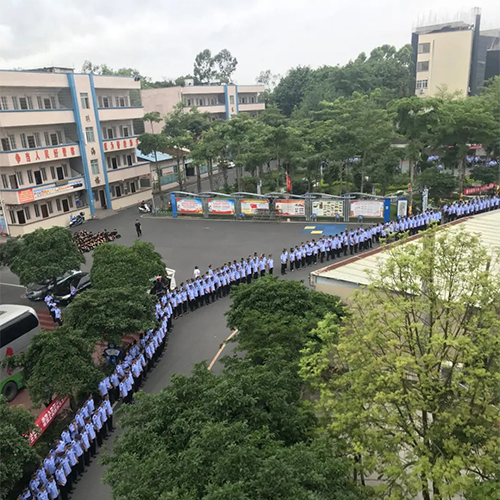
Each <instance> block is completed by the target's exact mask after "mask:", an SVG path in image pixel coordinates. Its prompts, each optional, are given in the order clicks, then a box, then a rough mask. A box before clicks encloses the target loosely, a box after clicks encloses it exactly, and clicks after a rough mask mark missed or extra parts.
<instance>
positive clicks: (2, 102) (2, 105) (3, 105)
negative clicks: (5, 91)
mask: <svg viewBox="0 0 500 500" xmlns="http://www.w3.org/2000/svg"><path fill="white" fill-rule="evenodd" d="M0 109H3V110H4V111H7V110H8V109H9V104H8V103H7V97H5V96H2V97H0Z"/></svg>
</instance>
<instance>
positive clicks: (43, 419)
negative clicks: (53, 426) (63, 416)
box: [28, 396, 69, 446]
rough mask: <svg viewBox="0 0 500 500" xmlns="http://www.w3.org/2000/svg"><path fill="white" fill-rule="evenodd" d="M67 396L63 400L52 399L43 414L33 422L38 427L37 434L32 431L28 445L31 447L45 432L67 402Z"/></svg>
mask: <svg viewBox="0 0 500 500" xmlns="http://www.w3.org/2000/svg"><path fill="white" fill-rule="evenodd" d="M68 399H69V396H66V397H65V398H64V399H54V401H52V403H50V405H49V406H47V408H45V410H44V412H43V413H42V414H41V415H40V416H39V417H38V418H37V419H36V420H35V426H36V427H38V429H39V432H36V430H32V431H31V432H30V434H29V436H28V439H29V442H30V445H31V446H33V445H34V444H35V443H36V442H37V441H38V438H39V437H40V436H41V435H42V434H43V433H44V432H45V430H46V429H47V427H48V426H49V425H50V422H52V420H54V418H56V415H57V414H58V413H59V412H60V411H61V408H62V407H63V406H64V405H65V404H66V401H68Z"/></svg>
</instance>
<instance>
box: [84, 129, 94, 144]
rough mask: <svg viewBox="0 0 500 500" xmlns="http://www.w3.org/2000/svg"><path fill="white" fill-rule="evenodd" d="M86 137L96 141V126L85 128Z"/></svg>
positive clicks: (89, 140) (90, 140)
mask: <svg viewBox="0 0 500 500" xmlns="http://www.w3.org/2000/svg"><path fill="white" fill-rule="evenodd" d="M85 137H86V138H87V142H95V137H94V128H93V127H86V128H85Z"/></svg>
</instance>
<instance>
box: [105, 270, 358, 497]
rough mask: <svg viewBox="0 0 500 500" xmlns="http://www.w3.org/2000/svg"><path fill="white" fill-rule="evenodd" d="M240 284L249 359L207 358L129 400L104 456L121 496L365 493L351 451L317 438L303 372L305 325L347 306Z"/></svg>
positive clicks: (275, 285)
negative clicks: (215, 366)
mask: <svg viewBox="0 0 500 500" xmlns="http://www.w3.org/2000/svg"><path fill="white" fill-rule="evenodd" d="M233 293H234V299H235V302H234V305H233V308H232V311H231V312H230V313H229V314H228V319H229V321H230V324H231V325H232V326H233V327H234V326H237V327H238V328H240V332H239V335H238V337H239V343H240V348H241V349H244V350H245V356H244V358H243V357H241V356H239V355H237V354H236V355H234V356H232V357H228V358H226V359H225V360H224V362H223V364H224V369H223V372H222V374H221V375H217V376H216V375H214V374H213V373H212V372H210V371H208V370H207V366H206V364H200V365H198V366H196V367H195V369H194V371H193V373H192V374H191V376H189V377H186V376H180V375H175V376H174V377H173V378H172V383H171V385H170V386H169V387H167V388H165V389H164V390H163V391H162V392H160V393H159V394H156V395H146V394H143V395H141V396H140V397H139V398H137V399H138V400H137V403H136V405H134V406H133V407H131V408H127V410H126V413H125V415H124V417H123V420H122V425H123V427H124V433H123V434H122V435H121V436H120V437H119V439H118V440H117V442H116V445H115V447H114V450H113V455H111V456H108V457H106V458H105V462H106V464H107V466H108V468H107V471H108V472H107V473H106V476H105V481H107V482H108V483H110V484H111V486H112V487H113V495H114V497H115V498H116V499H117V500H120V499H125V498H130V497H131V496H133V497H134V498H137V499H138V500H141V499H144V500H146V499H149V498H162V499H174V498H184V499H186V500H187V499H195V498H196V499H205V500H209V499H210V500H212V499H227V500H233V499H242V500H250V499H252V500H258V499H262V500H264V499H269V498H283V499H290V500H296V499H304V500H306V499H311V498H315V499H318V500H322V499H325V500H327V499H335V500H336V499H339V500H341V499H342V500H351V499H352V500H355V499H362V498H364V495H363V494H362V492H361V491H359V490H358V489H357V488H356V486H355V485H354V483H353V482H352V481H351V480H350V479H349V477H350V473H351V472H352V462H351V459H350V458H348V457H343V456H342V451H341V450H340V449H339V448H338V447H337V446H336V443H334V442H332V441H330V440H329V439H322V438H313V437H312V433H313V429H314V428H315V426H316V418H315V415H314V413H313V412H312V411H311V407H310V405H309V404H307V402H305V401H304V400H303V399H302V381H301V379H300V377H299V375H298V360H299V357H300V350H301V349H302V348H303V347H304V345H305V341H306V338H308V337H307V331H308V330H311V329H312V328H314V326H315V325H316V324H317V322H318V320H319V319H320V317H321V315H323V314H324V313H325V311H327V310H330V311H338V312H340V311H341V308H340V306H339V304H338V302H337V300H336V299H335V298H333V297H326V296H324V295H322V294H318V293H315V292H311V291H310V290H307V289H306V288H305V287H304V286H303V285H302V284H300V283H297V282H293V281H287V282H280V281H278V280H277V279H273V278H270V279H260V280H258V281H256V282H254V283H252V284H251V285H249V286H247V285H240V286H239V287H238V289H237V290H235V292H233ZM281 306H283V307H281ZM259 311H260V312H261V313H262V314H261V315H260V316H259V315H258V314H257V313H258V312H259ZM273 313H274V317H271V316H272V314H273ZM280 315H281V318H279V316H280ZM270 319H271V320H273V321H274V320H278V319H280V321H279V322H278V321H277V322H274V323H272V324H269V320H270ZM299 325H301V326H302V329H301V328H299ZM252 326H253V327H254V328H252ZM272 327H274V328H272ZM303 329H305V330H303ZM264 330H266V332H268V333H269V335H265V334H264V333H263V332H264ZM254 331H255V332H257V333H254ZM273 334H274V335H273ZM290 341H292V342H290ZM257 351H259V352H257ZM263 356H265V357H266V360H265V362H263ZM145 422H147V425H144V423H145ZM138 443H140V446H137V444H138Z"/></svg>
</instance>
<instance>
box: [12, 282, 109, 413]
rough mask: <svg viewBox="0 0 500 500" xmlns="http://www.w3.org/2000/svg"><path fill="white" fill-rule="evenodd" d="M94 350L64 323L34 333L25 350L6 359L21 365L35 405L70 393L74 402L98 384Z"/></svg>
mask: <svg viewBox="0 0 500 500" xmlns="http://www.w3.org/2000/svg"><path fill="white" fill-rule="evenodd" d="M85 293H87V292H85ZM93 351H94V342H92V341H88V340H87V339H85V338H84V336H83V334H82V333H81V332H79V331H77V330H74V329H73V328H71V327H69V326H66V325H64V326H60V327H58V328H56V329H55V330H52V331H50V332H49V331H41V332H40V333H38V334H36V335H35V336H34V337H33V338H32V339H31V341H30V343H29V345H28V349H27V351H26V352H25V353H22V354H19V355H16V356H10V357H9V358H8V362H9V364H11V365H14V366H21V367H22V368H23V376H24V377H25V380H26V386H27V388H28V391H29V394H30V397H31V401H32V403H33V404H34V405H35V406H37V407H38V406H41V405H42V404H48V403H50V402H51V401H52V399H53V398H54V397H61V398H64V397H66V396H71V397H72V402H74V401H75V400H76V399H77V398H78V397H79V396H80V395H81V394H84V395H86V394H88V393H90V392H92V391H94V390H95V389H96V388H97V384H98V382H99V380H100V379H101V378H102V374H101V372H100V371H99V370H98V369H97V368H96V366H95V365H94V360H93V358H92V353H93Z"/></svg>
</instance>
